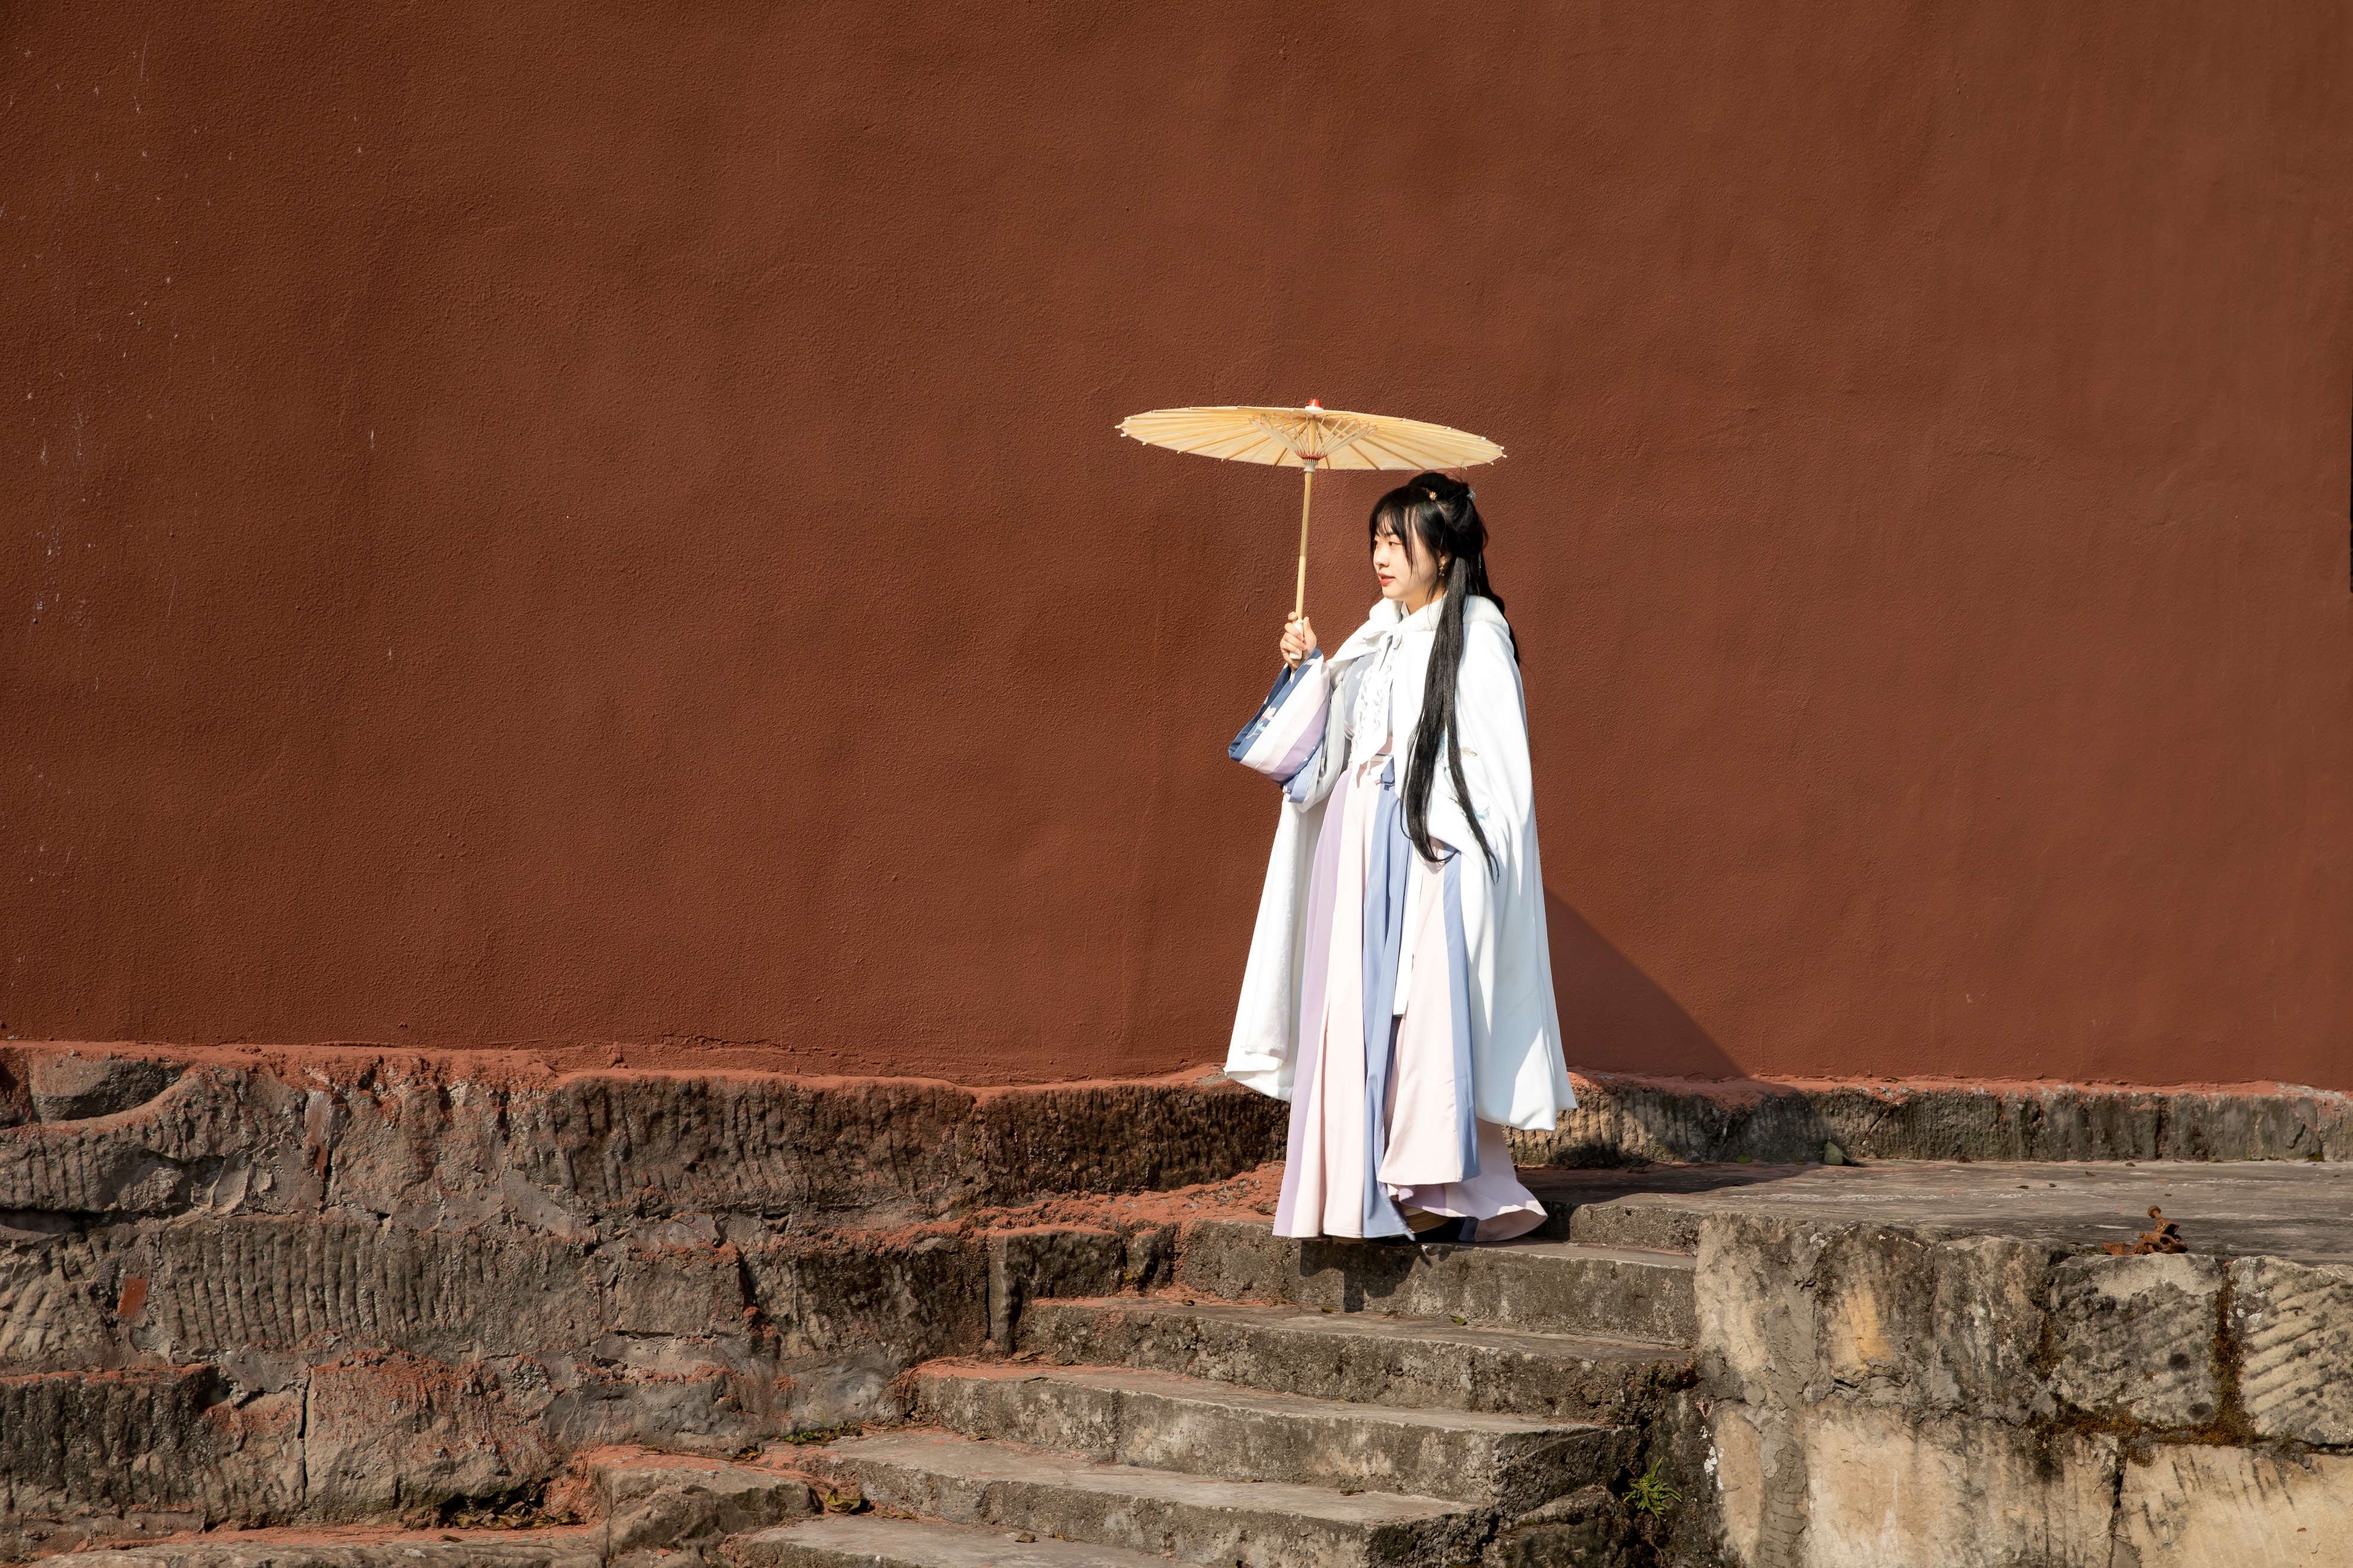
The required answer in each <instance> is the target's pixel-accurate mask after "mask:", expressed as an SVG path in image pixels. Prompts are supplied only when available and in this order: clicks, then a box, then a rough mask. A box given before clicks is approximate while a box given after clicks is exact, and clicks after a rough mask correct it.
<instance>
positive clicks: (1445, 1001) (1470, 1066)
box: [1226, 597, 1576, 1241]
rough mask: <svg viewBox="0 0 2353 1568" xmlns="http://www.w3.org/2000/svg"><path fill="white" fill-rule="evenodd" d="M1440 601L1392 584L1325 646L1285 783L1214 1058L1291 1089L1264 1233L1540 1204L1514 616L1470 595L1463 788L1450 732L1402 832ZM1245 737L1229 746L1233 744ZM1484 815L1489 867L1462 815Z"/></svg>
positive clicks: (1539, 1121)
mask: <svg viewBox="0 0 2353 1568" xmlns="http://www.w3.org/2000/svg"><path fill="white" fill-rule="evenodd" d="M1443 608H1444V601H1443V600H1436V601H1433V602H1432V603H1430V605H1426V606H1424V607H1423V608H1422V609H1420V610H1419V611H1416V612H1414V613H1413V614H1411V615H1407V614H1405V613H1404V612H1403V611H1401V610H1400V609H1399V608H1398V605H1395V604H1394V603H1392V602H1390V601H1388V600H1384V601H1382V602H1381V603H1380V604H1378V605H1376V606H1374V609H1373V612H1372V616H1371V618H1370V619H1369V620H1367V621H1366V624H1365V625H1364V626H1362V627H1360V628H1358V629H1357V631H1356V633H1355V634H1354V635H1353V636H1351V637H1349V638H1348V640H1347V641H1346V642H1345V644H1343V645H1342V646H1341V647H1340V648H1339V650H1338V651H1337V652H1335V653H1334V654H1333V655H1332V656H1331V657H1330V658H1323V657H1322V656H1320V655H1319V656H1316V657H1314V658H1310V659H1308V660H1307V661H1306V662H1305V664H1303V666H1302V667H1301V668H1299V669H1298V670H1297V671H1296V672H1295V673H1294V674H1293V675H1287V676H1286V677H1285V681H1284V684H1283V685H1281V686H1278V688H1277V691H1278V693H1282V692H1283V691H1285V690H1286V689H1287V688H1288V689H1292V697H1293V700H1296V699H1297V698H1298V696H1299V695H1300V693H1299V692H1298V691H1297V690H1296V688H1298V687H1300V686H1302V685H1306V686H1307V688H1308V689H1307V691H1306V695H1307V696H1308V697H1310V698H1312V697H1314V695H1316V692H1315V689H1314V687H1313V685H1312V683H1315V682H1321V683H1323V686H1322V694H1323V696H1324V702H1325V706H1324V711H1323V715H1322V726H1321V734H1320V738H1319V737H1316V736H1314V735H1313V734H1303V736H1302V737H1301V740H1300V742H1299V744H1300V747H1301V749H1304V748H1305V747H1306V746H1307V745H1309V744H1313V745H1314V752H1313V754H1312V755H1310V756H1308V757H1307V759H1306V760H1305V762H1304V763H1302V764H1301V765H1300V766H1299V768H1298V771H1297V772H1296V773H1293V774H1292V775H1291V776H1290V777H1289V778H1288V780H1287V782H1286V783H1285V784H1284V785H1283V794H1284V799H1283V802H1282V807H1281V810H1282V816H1281V818H1280V820H1279V822H1278V824H1277V827H1276V832H1275V841H1274V850H1273V855H1272V857H1271V860H1270V862H1269V864H1268V868H1267V879H1266V887H1265V891H1264V892H1263V893H1262V894H1261V899H1260V902H1259V918H1258V927H1257V931H1256V932H1255V934H1254V935H1253V937H1252V939H1251V942H1250V961H1249V963H1248V966H1247V968H1246V969H1245V972H1244V974H1243V980H1242V995H1241V1001H1240V1006H1239V1007H1238V1008H1237V1010H1236V1015H1235V1020H1234V1033H1233V1039H1232V1043H1231V1045H1230V1047H1229V1050H1228V1054H1227V1059H1226V1073H1227V1075H1228V1076H1229V1077H1230V1078H1232V1079H1236V1080H1237V1081H1239V1082H1241V1083H1244V1084H1247V1085H1249V1086H1250V1087H1251V1088H1253V1089H1260V1090H1261V1091H1263V1092H1265V1093H1267V1094H1271V1095H1274V1096H1277V1097H1279V1098H1281V1099H1284V1100H1289V1101H1290V1102H1291V1126H1290V1134H1289V1140H1288V1143H1287V1145H1286V1150H1285V1163H1284V1168H1283V1184H1282V1200H1281V1203H1280V1205H1279V1206H1278V1207H1277V1209H1276V1212H1275V1223H1274V1228H1275V1232H1276V1234H1277V1235H1281V1236H1287V1237H1314V1236H1333V1237H1403V1236H1405V1235H1407V1234H1408V1233H1409V1231H1410V1230H1413V1229H1417V1228H1419V1227H1420V1226H1422V1225H1428V1224H1431V1223H1435V1221H1434V1220H1433V1219H1431V1218H1425V1217H1423V1216H1436V1217H1437V1218H1453V1219H1460V1220H1462V1221H1465V1222H1467V1223H1465V1225H1464V1226H1462V1230H1463V1231H1464V1232H1466V1233H1468V1234H1467V1236H1466V1239H1477V1240H1481V1241H1499V1240H1505V1239H1508V1238H1509V1237H1514V1236H1518V1235H1522V1234H1524V1233H1525V1232H1526V1231H1529V1230H1532V1229H1534V1228H1535V1226H1538V1225H1541V1224H1542V1223H1543V1221H1544V1209H1543V1205H1541V1204H1539V1203H1538V1202H1537V1201H1536V1199H1535V1196H1534V1195H1533V1194H1531V1193H1529V1191H1528V1190H1527V1188H1526V1187H1525V1186H1524V1185H1522V1184H1521V1183H1520V1181H1519V1179H1518V1177H1517V1176H1516V1175H1515V1174H1514V1171H1513V1168H1512V1161H1511V1154H1510V1151H1509V1148H1508V1147H1507V1145H1506V1143H1505V1142H1504V1129H1505V1128H1507V1127H1520V1128H1531V1129H1537V1128H1540V1129H1543V1130H1546V1131H1549V1130H1551V1129H1552V1128H1553V1126H1554V1125H1555V1124H1556V1120H1557V1118H1558V1116H1559V1114H1560V1112H1561V1111H1563V1110H1567V1109H1568V1108H1569V1107H1570V1106H1572V1105H1574V1104H1575V1103H1576V1098H1575V1096H1574V1094H1573V1093H1572V1092H1571V1090H1570V1089H1569V1083H1568V1073H1567V1067H1566V1065H1565V1063H1564V1062H1563V1059H1562V1055H1561V1047H1560V1023H1559V1019H1558V1016H1557V1014H1556V1009H1555V1006H1554V1002H1553V992H1552V962H1551V956H1550V952H1549V951H1548V949H1547V947H1546V937H1545V917H1544V875H1543V868H1542V866H1541V864H1540V863H1539V860H1538V858H1537V852H1536V832H1535V813H1534V805H1533V801H1532V792H1531V788H1530V779H1529V770H1528V738H1527V716H1526V708H1525V700H1524V698H1523V695H1522V692H1521V688H1520V676H1519V664H1518V660H1517V658H1515V656H1514V649H1513V646H1512V640H1511V628H1510V626H1508V625H1507V624H1506V623H1505V622H1504V616H1503V612H1502V611H1500V610H1498V609H1496V608H1495V606H1494V605H1493V603H1492V602H1491V601H1489V600H1487V599H1484V598H1476V597H1474V598H1471V599H1468V600H1466V601H1465V603H1464V606H1463V651H1462V661H1461V673H1460V676H1459V679H1458V682H1457V686H1456V691H1455V726H1456V730H1457V732H1458V735H1459V738H1460V741H1461V749H1462V768H1463V773H1464V775H1465V778H1466V780H1467V781H1468V783H1469V785H1470V795H1471V798H1470V799H1469V800H1468V801H1467V802H1466V801H1462V800H1460V799H1458V798H1456V795H1455V791H1454V786H1453V781H1452V778H1451V773H1450V771H1449V770H1448V768H1447V766H1446V764H1445V761H1444V752H1443V750H1442V749H1441V752H1440V763H1439V767H1438V772H1437V776H1436V777H1435V778H1433V779H1432V781H1431V784H1430V799H1429V806H1428V824H1429V829H1430V838H1431V840H1432V841H1433V844H1434V845H1435V846H1436V847H1437V848H1438V850H1439V858H1438V859H1437V860H1435V861H1431V860H1426V859H1424V858H1422V856H1421V855H1420V853H1419V851H1418V850H1416V849H1415V847H1414V846H1413V844H1412V842H1411V840H1410V839H1409V837H1407V833H1406V825H1405V818H1406V812H1405V796H1404V783H1405V772H1406V765H1407V757H1408V754H1409V752H1410V751H1411V748H1412V737H1413V733H1414V729H1415V726H1416V724H1417V723H1418V722H1419V718H1420V712H1421V702H1422V696H1423V687H1424V676H1425V674H1426V672H1427V669H1428V667H1429V663H1430V648H1431V645H1432V642H1433V640H1434V637H1435V633H1436V630H1437V625H1438V617H1439V616H1440V613H1441V611H1442V610H1443ZM1237 744H1240V742H1237ZM1473 818H1475V819H1476V820H1477V822H1478V823H1479V826H1480V828H1481V829H1482V832H1483V833H1484V835H1485V837H1486V840H1487V844H1488V847H1490V848H1491V849H1492V850H1493V855H1494V861H1493V867H1492V868H1491V867H1490V865H1489V862H1488V858H1487V857H1486V855H1485V854H1483V853H1482V851H1481V849H1480V847H1479V842H1478V839H1477V838H1476V837H1473V836H1472V833H1471V832H1470V829H1469V823H1470V821H1471V820H1472V819H1473Z"/></svg>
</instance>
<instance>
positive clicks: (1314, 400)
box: [1307, 397, 1324, 408]
mask: <svg viewBox="0 0 2353 1568" xmlns="http://www.w3.org/2000/svg"><path fill="white" fill-rule="evenodd" d="M1307 406H1308V407H1310V408H1321V407H1323V406H1324V400H1323V399H1322V398H1320V397H1311V398H1309V399H1308V400H1307Z"/></svg>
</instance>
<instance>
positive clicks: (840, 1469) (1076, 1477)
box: [812, 1426, 1478, 1528]
mask: <svg viewBox="0 0 2353 1568" xmlns="http://www.w3.org/2000/svg"><path fill="white" fill-rule="evenodd" d="M885 1467H890V1468H905V1469H910V1470H919V1471H923V1472H924V1473H927V1474H930V1475H934V1476H940V1477H944V1478H952V1479H956V1480H960V1481H977V1482H995V1481H999V1480H1018V1482H1019V1483H1020V1484H1022V1485H1026V1486H1033V1487H1041V1488H1051V1489H1061V1490H1069V1491H1073V1492H1086V1493H1091V1494H1094V1495H1099V1496H1120V1497H1128V1498H1142V1499H1149V1500H1156V1501H1171V1502H1176V1503H1178V1504H1180V1505H1199V1506H1204V1507H1231V1506H1232V1505H1234V1504H1235V1503H1237V1502H1240V1503H1246V1504H1248V1505H1249V1506H1250V1509H1251V1510H1253V1511H1257V1512H1261V1513H1271V1514H1279V1515H1283V1516H1286V1517H1293V1518H1301V1519H1313V1520H1316V1521H1320V1522H1324V1523H1327V1524H1334V1525H1339V1526H1343V1527H1347V1528H1371V1527H1378V1526H1384V1525H1392V1524H1398V1523H1406V1522H1412V1521H1419V1520H1434V1519H1441V1518H1449V1519H1451V1518H1461V1519H1469V1518H1472V1517H1475V1516H1476V1515H1477V1513H1478V1510H1477V1509H1476V1508H1474V1507H1473V1506H1472V1504H1469V1503H1465V1502H1461V1501H1460V1500H1454V1499H1451V1498H1434V1497H1424V1496H1422V1495H1421V1494H1420V1493H1418V1492H1387V1491H1372V1490H1368V1489H1351V1488H1341V1487H1321V1486H1309V1485H1303V1484H1301V1483H1298V1482H1293V1481H1244V1480H1236V1479H1230V1478H1227V1477H1221V1476H1207V1475H1200V1474H1196V1473H1194V1472H1191V1471H1187V1470H1163V1469H1154V1468H1148V1467H1145V1466H1141V1465H1112V1464H1103V1463H1100V1462H1097V1461H1094V1460H1091V1459H1085V1458H1079V1457H1077V1456H1074V1455H1069V1454H1060V1453H1056V1452H1054V1451H1053V1450H1050V1449H1045V1448H1038V1447H1030V1446H1029V1445H1028V1444H1022V1443H1010V1442H1007V1441H1005V1440H1003V1439H1001V1438H995V1437H969V1436H964V1435H962V1434H960V1433H956V1432H952V1431H949V1430H947V1429H946V1428H944V1427H937V1426H902V1427H895V1428H892V1430H890V1431H888V1432H882V1433H877V1434H875V1435H874V1436H868V1437H849V1438H843V1439H841V1440H840V1441H839V1442H837V1443H834V1444H831V1445H828V1447H827V1448H826V1449H825V1450H824V1451H823V1452H822V1454H821V1455H819V1456H818V1457H817V1458H815V1460H814V1463H813V1465H812V1468H814V1469H816V1470H817V1471H818V1473H819V1474H821V1475H826V1476H828V1478H829V1479H830V1478H837V1477H847V1478H850V1479H855V1478H856V1477H857V1476H858V1475H859V1474H860V1472H871V1471H873V1470H876V1469H880V1468H885ZM1052 1468H1061V1469H1064V1470H1066V1471H1069V1472H1071V1473H1070V1474H1067V1475H1063V1476H1052V1475H1046V1476H1040V1477H1037V1479H1031V1478H1032V1477H1033V1476H1035V1475H1036V1473H1037V1471H1039V1469H1052ZM837 1484H838V1482H837ZM866 1495H867V1497H868V1500H870V1501H871V1500H875V1497H876V1494H875V1493H873V1492H871V1491H869V1492H867V1494H866ZM946 1522H960V1521H946Z"/></svg>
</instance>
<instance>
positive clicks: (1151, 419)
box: [1119, 398, 1504, 619]
mask: <svg viewBox="0 0 2353 1568" xmlns="http://www.w3.org/2000/svg"><path fill="white" fill-rule="evenodd" d="M1119 433H1120V434H1121V435H1123V436H1125V437H1129V438H1131V439H1133V440H1137V441H1142V442H1144V443H1145V444H1146V445H1147V446H1153V447H1168V448H1170V449H1171V450H1173V451H1178V452H1191V453H1193V454H1195V455H1196V456H1198V457H1203V458H1226V459H1227V460H1229V461H1230V462H1237V463H1270V464H1272V465H1274V466H1275V467H1277V468H1300V469H1303V470H1304V473H1303V493H1302V495H1301V499H1300V503H1299V586H1298V593H1297V596H1296V598H1295V599H1294V600H1293V605H1292V608H1291V614H1292V616H1293V618H1294V619H1295V618H1297V617H1298V616H1300V615H1301V614H1302V613H1303V612H1304V611H1305V609H1306V608H1307V520H1308V513H1309V511H1310V510H1311V509H1312V508H1313V506H1314V500H1315V470H1316V469H1317V468H1403V469H1407V470H1409V471H1411V472H1419V471H1420V470H1422V469H1424V468H1471V467H1472V466H1474V465H1476V464H1480V463H1492V462H1493V461H1494V460H1495V459H1496V458H1500V457H1502V456H1503V455H1504V448H1502V447H1498V446H1497V445H1495V443H1494V442H1493V441H1490V440H1488V439H1487V438H1486V437H1483V436H1473V435H1472V434H1471V433H1470V432H1469V431H1467V430H1456V429H1452V428H1451V427H1450V426H1444V425H1430V424H1425V423H1423V422H1422V421H1421V420H1419V419H1398V418H1394V417H1392V416H1388V415H1385V414H1350V413H1346V412H1345V411H1343V410H1341V409H1337V408H1326V407H1324V405H1323V404H1322V403H1320V402H1317V401H1315V400H1314V399H1312V398H1311V399H1310V400H1309V401H1308V404H1307V406H1306V407H1304V408H1260V407H1237V408H1155V409H1154V410H1153V411H1152V412H1151V413H1149V414H1134V415H1130V416H1128V417H1127V418H1125V419H1123V420H1121V421H1120V424H1119Z"/></svg>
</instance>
